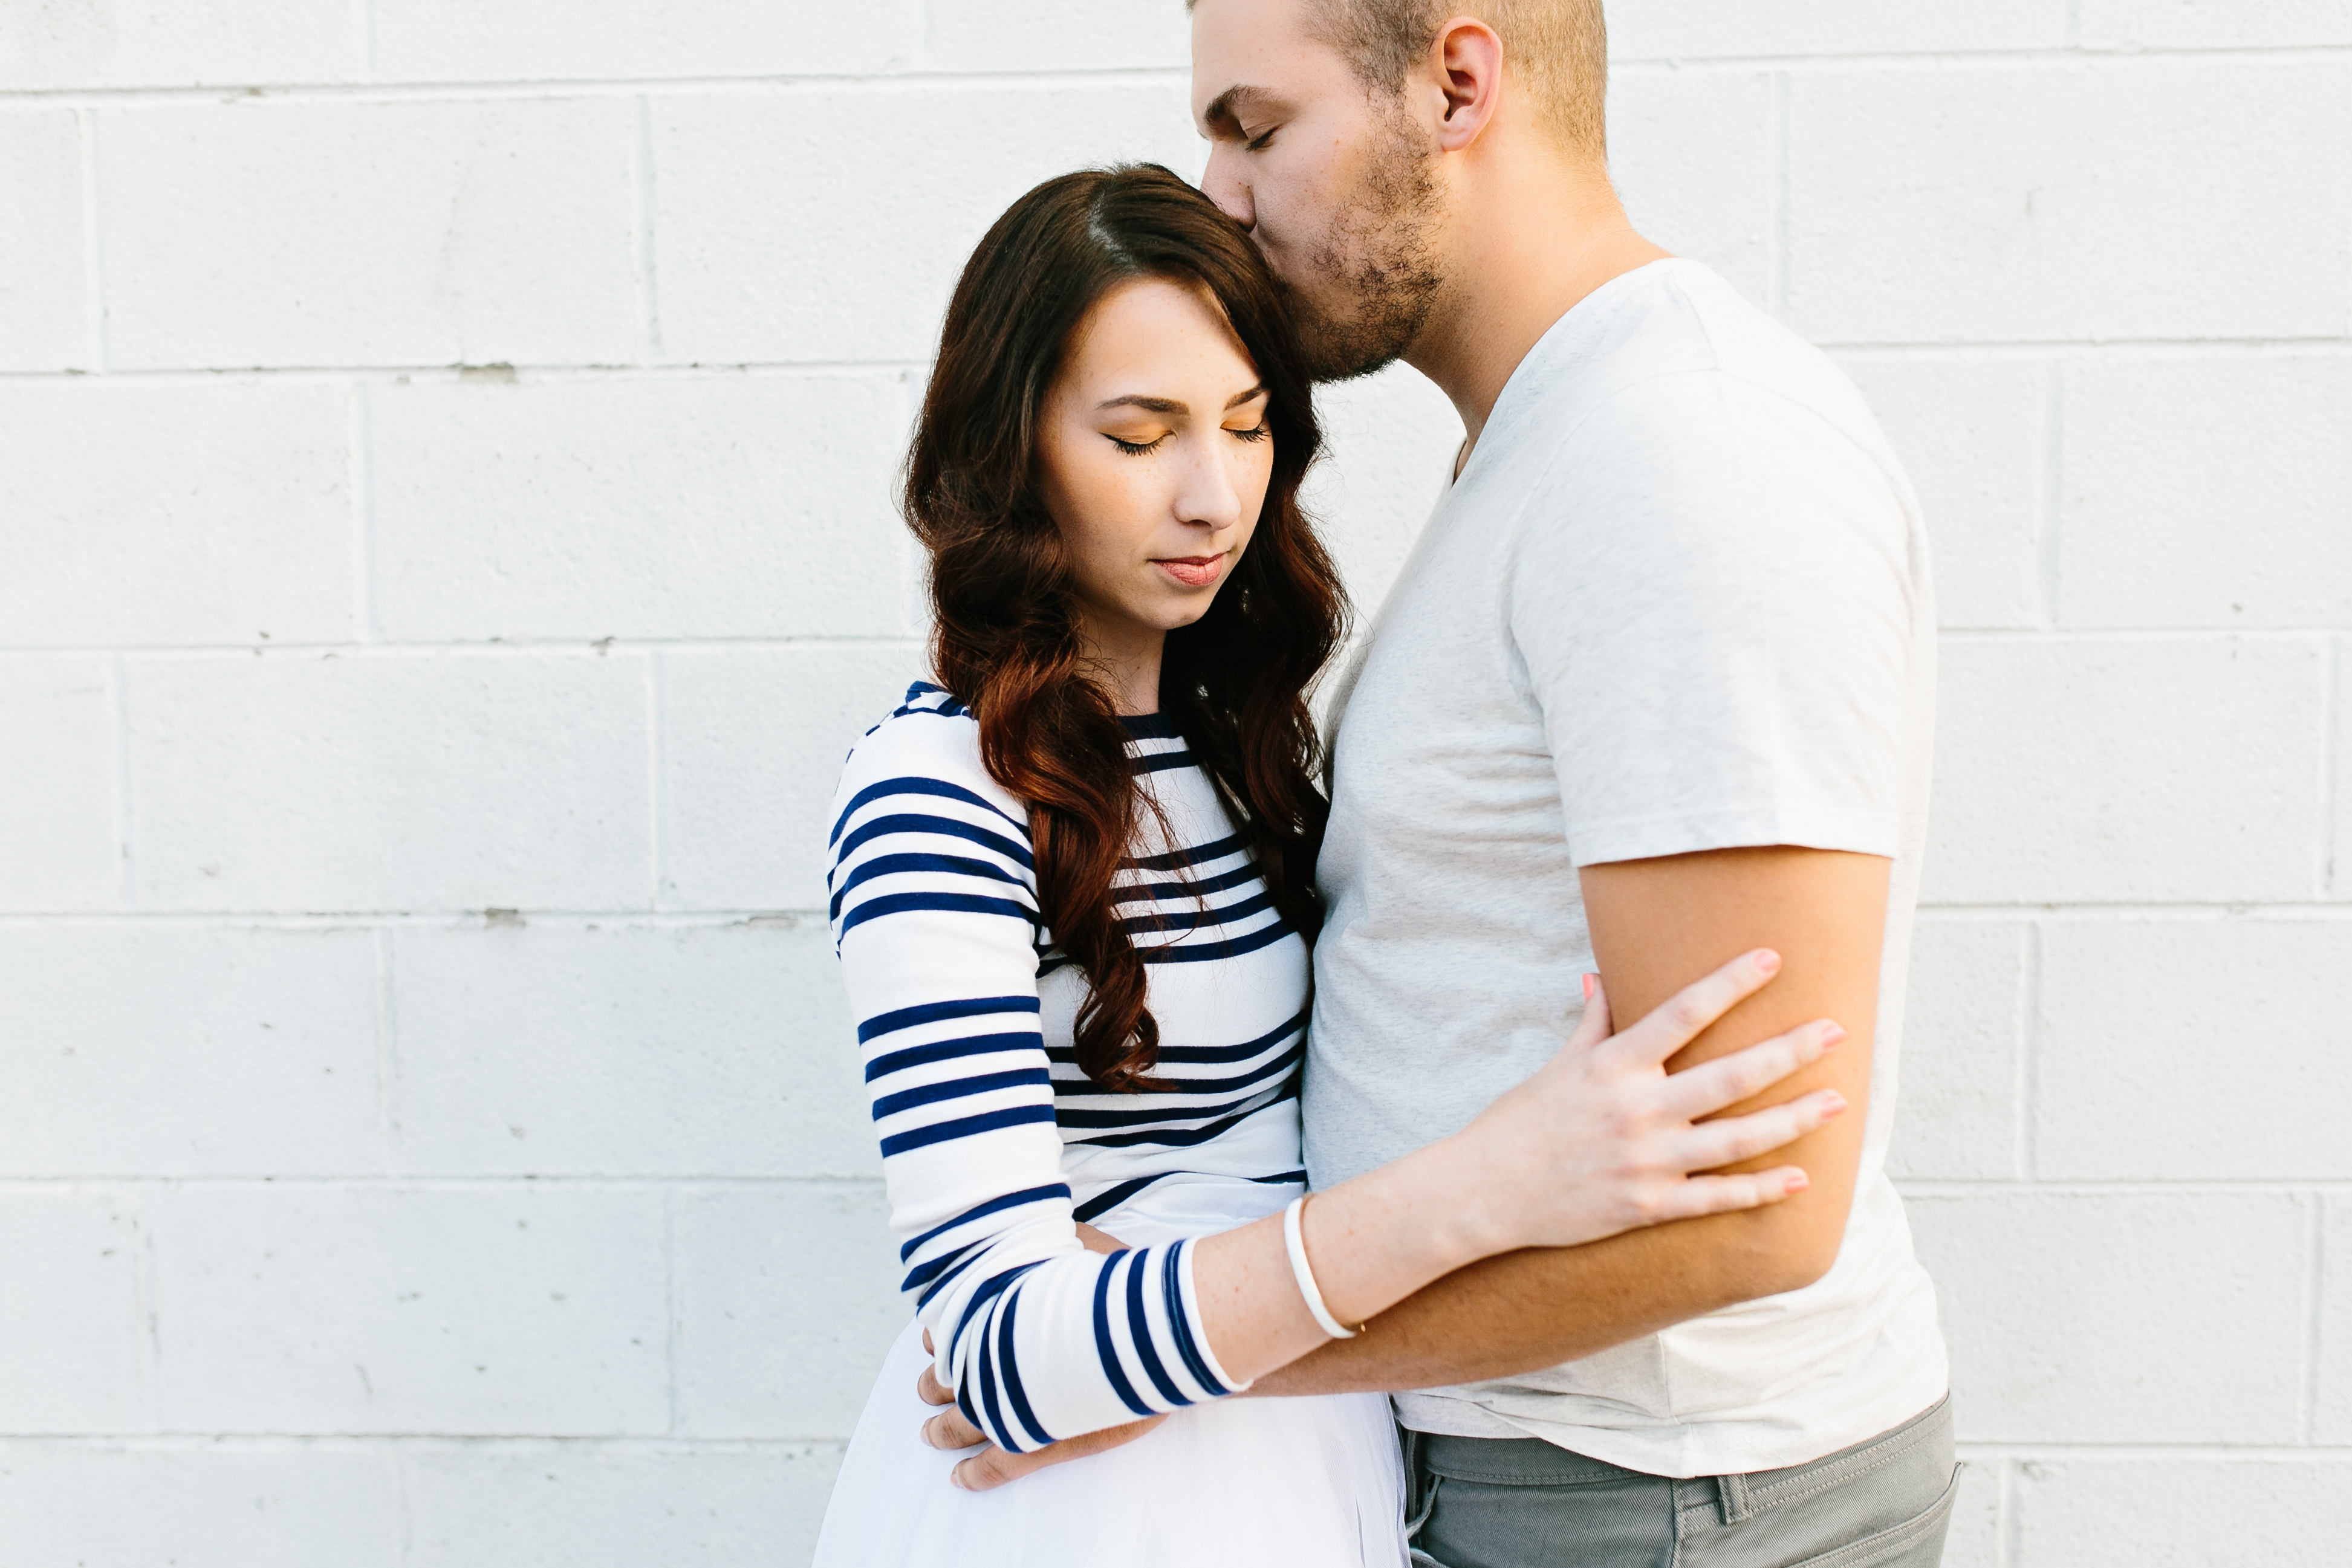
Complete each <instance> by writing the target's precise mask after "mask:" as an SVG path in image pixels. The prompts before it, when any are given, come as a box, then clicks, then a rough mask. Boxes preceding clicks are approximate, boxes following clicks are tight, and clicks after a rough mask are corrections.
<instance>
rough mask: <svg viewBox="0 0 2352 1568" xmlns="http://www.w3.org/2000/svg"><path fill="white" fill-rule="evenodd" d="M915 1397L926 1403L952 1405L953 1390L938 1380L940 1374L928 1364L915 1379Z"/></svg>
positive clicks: (953, 1398)
mask: <svg viewBox="0 0 2352 1568" xmlns="http://www.w3.org/2000/svg"><path fill="white" fill-rule="evenodd" d="M915 1397H917V1398H918V1399H920V1400H921V1401H922V1402H923V1403H924V1404H926V1405H952V1404H954V1403H955V1391H954V1390H953V1389H951V1388H950V1387H949V1386H948V1385H946V1384H944V1383H941V1382H940V1375H939V1374H938V1373H936V1372H934V1371H932V1370H931V1369H930V1368H929V1366H926V1367H924V1368H923V1371H922V1375H920V1376H919V1377H917V1378H916V1379H915Z"/></svg>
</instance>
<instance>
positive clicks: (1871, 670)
mask: <svg viewBox="0 0 2352 1568" xmlns="http://www.w3.org/2000/svg"><path fill="white" fill-rule="evenodd" d="M1934 695H1935V606H1934V601H1933V595H1932V592H1931V590H1930V586H1929V578H1928V562H1927V537H1926V534H1925V532H1924V530H1923V528H1922V526H1921V522H1920V517H1919V509H1918V505H1917V502H1916V499H1915V498H1914V497H1913V496H1912V493H1911V488H1910V486H1909V485H1908V483H1907V482H1906V480H1905V479H1904V477H1903V473H1902V469H1901V467H1900V465H1898V464H1897V463H1896V461H1895V455H1894V454H1893V453H1892V452H1891V451H1890V450H1889V449H1888V447H1887V445H1886V442H1885V437H1884V436H1882V435H1881V434H1879V431H1878V427H1877V425H1876V423H1874V421H1873V420H1872V418H1871V416H1870V414H1869V413H1868V411H1867V410H1866V409H1865V408H1864V406H1863V404H1862V402H1861V399H1860V397H1859V396H1858V395H1857V393H1856V392H1854V389H1853V385H1852V383H1851V382H1848V381H1847V379H1846V378H1845V377H1844V376H1843V374H1842V373H1841V372H1839V371H1838V370H1837V369H1836V368H1835V367H1833V366H1832V364H1831V363H1830V362H1829V361H1828V360H1827V359H1826V358H1824V357H1823V356H1822V354H1821V353H1820V352H1819V351H1817V350H1814V349H1812V348H1811V347H1810V346H1809V345H1807V344H1806V343H1804V342H1802V341H1801V340H1799V339H1798V338H1796V337H1795V336H1793V335H1792V334H1790V332H1789V331H1788V330H1787V329H1784V328H1782V327H1781V326H1780V324H1779V323H1777V322H1775V321H1773V320H1772V319H1770V318H1769V317H1768V316H1766V315H1765V314H1764V313H1763V312H1761V311H1759V310H1758V309H1756V308H1754V307H1753V306H1750V305H1749V304H1748V303H1747V302H1746V301H1744V300H1742V299H1741V298H1739V297H1738V295H1736V294H1735V293H1733V291H1732V290H1731V289H1730V287H1728V286H1727V285H1726V284H1725V283H1724V282H1723V281H1722V280H1721V279H1720V278H1719V277H1717V276H1716V275H1715V274H1714V273H1712V272H1710V271H1709V270H1707V269H1706V267H1702V266H1700V265H1698V264H1697V263H1695V262H1689V261H1679V260H1676V261H1661V262H1656V263H1654V264H1652V265H1651V266H1648V267H1642V268H1640V269H1638V270H1636V271H1633V272H1631V273H1628V274H1626V275H1624V276H1623V277H1619V278H1616V279H1614V280H1613V281H1612V282H1610V283H1608V284H1607V285H1605V286H1603V287H1601V288H1600V289H1598V290H1596V291H1595V292H1594V293H1592V294H1591V296H1589V297H1588V298H1585V299H1584V300H1582V301H1581V302H1580V303H1579V304H1578V305H1577V306H1576V307H1575V308H1573V309H1571V310H1570V311H1569V312H1568V314H1566V315H1565V316H1563V317H1561V318H1560V319H1559V321H1558V322H1556V323H1555V324H1554V325H1553V326H1552V328H1551V329H1550V330H1549V332H1547V333H1546V334H1545V335H1544V337H1543V339H1542V340H1541V341H1539V342H1538V344H1537V345H1536V346H1535V348H1534V349H1533V350H1531V351H1530V352H1529V353H1528V357H1527V358H1526V360H1525V361H1522V362H1521V363H1520V365H1519V367H1518V369H1517V371H1515V372H1514V373H1513V375H1512V377H1511V380H1510V382H1509V384H1508V385H1507V386H1506V387H1505V388H1504V389H1503V393H1502V396H1501V398H1500V399H1499V400H1498V401H1497V402H1496V405H1495V410H1494V414H1493V417H1492V418H1491V419H1490V420H1489V421H1488V423H1487V425H1486V430H1485V432H1484V434H1483V435H1482V436H1481V438H1480V440H1479V442H1478V444H1477V446H1476V448H1475V450H1474V451H1473V453H1472V455H1471V458H1470V461H1469V464H1468V465H1467V466H1466V467H1465V469H1464V471H1463V473H1462V475H1461V476H1460V477H1459V479H1457V480H1456V481H1455V482H1454V486H1452V488H1451V489H1450V490H1449V491H1448V492H1447V494H1446V496H1445V497H1444V499H1443V500H1442V501H1441V502H1440V503H1439V505H1438V507H1437V510H1436V513H1435V514H1434V515H1433V517H1431V519H1430V522H1429V524H1428V527H1427V528H1426V529H1425V530H1424V532H1423V535H1422V537H1421V539H1420V541H1419V543H1418V544H1417V545H1416V546H1415V548H1414V549H1413V553H1412V558H1411V559H1410V560H1409V561H1408V562H1407V563H1406V565H1405V568H1404V570H1403V573H1402V576H1401V577H1400V579H1399V580H1398V582H1397V585H1396V587H1395V588H1394V590H1392V591H1391V593H1390V595H1389V599H1388V601H1387V602H1386V603H1385V604H1384V605H1383V606H1382V607H1381V612H1380V614H1379V617H1378V619H1377V621H1376V622H1375V623H1374V626H1373V629H1372V633H1371V636H1370V638H1369V640H1368V642H1367V644H1366V647H1365V650H1364V652H1363V653H1362V655H1361V656H1360V658H1359V659H1358V661H1357V662H1356V664H1354V665H1353V667H1352V668H1350V669H1349V671H1348V672H1347V674H1345V675H1344V676H1343V677H1342V683H1341V685H1340V688H1339V691H1338V692H1337V694H1336V701H1335V704H1334V706H1333V724H1334V727H1335V741H1334V746H1335V751H1334V788H1333V796H1332V810H1331V824H1330V830H1329V835H1328V838H1327V839H1326V841H1325V843H1324V848H1323V856H1322V861H1321V863H1320V865H1319V867H1318V875H1319V878H1320V881H1321V883H1322V886H1323V891H1324V893H1325V894H1326V895H1327V896H1328V899H1329V901H1330V911H1331V913H1330V918H1329V922H1328V925H1327V926H1326V927H1325V930H1324V933H1323V936H1322V938H1321V940H1320V941H1319V942H1318V945H1317V947H1316V952H1315V981H1316V989H1315V1014H1314V1025H1313V1030H1312V1034H1311V1037H1310V1041H1309V1048H1308V1057H1307V1086H1306V1107H1305V1109H1306V1132H1307V1166H1308V1169H1309V1170H1310V1172H1311V1173H1312V1175H1313V1178H1314V1182H1315V1185H1316V1186H1328V1185H1330V1184H1332V1183H1334V1182H1339V1181H1343V1180H1345V1179H1347V1178H1348V1177H1349V1176H1354V1175H1356V1174H1358V1173H1359V1172H1361V1171H1364V1170H1368V1169H1370V1168H1371V1167H1372V1166H1377V1165H1381V1164H1382V1163H1384V1162H1386V1161H1388V1160H1391V1159H1394V1158H1396V1157H1397V1156H1399V1155H1404V1154H1406V1153H1409V1152H1410V1151H1412V1150H1413V1149H1415V1148H1418V1147H1420V1146H1422V1145H1424V1144H1427V1143H1430V1142H1432V1141H1433V1140H1434V1139H1437V1138H1441V1137H1444V1136H1445V1135H1446V1134H1451V1133H1453V1132H1454V1131H1456V1130H1458V1129H1459V1128H1460V1127H1462V1126H1463V1125H1464V1124H1465V1123H1467V1122H1468V1121H1469V1120H1470V1119H1471V1118H1472V1117H1473V1116H1474V1115H1475V1114H1476V1113H1478V1112H1479V1111H1480V1110H1481V1109H1482V1108H1484V1107H1485V1106H1486V1104H1487V1103H1488V1102H1490V1101H1491V1100H1493V1099H1494V1098H1495V1096H1496V1095H1497V1094H1499V1093H1500V1092H1502V1091H1504V1090H1505V1089H1507V1088H1508V1087H1509V1086H1510V1085H1512V1084H1514V1083H1517V1082H1519V1081H1520V1080H1522V1079H1524V1078H1525V1077H1527V1075H1528V1073H1530V1072H1531V1071H1534V1070H1535V1069H1536V1068H1537V1067H1538V1066H1539V1065H1541V1064H1542V1063H1543V1062H1544V1061H1548V1060H1549V1058H1550V1057H1551V1056H1552V1055H1553V1053H1555V1052H1556V1051H1559V1047H1560V1044H1561V1041H1562V1039H1563V1037H1564V1036H1565V1035H1566V1033H1567V1032H1568V1031H1569V1030H1570V1029H1571V1028H1572V1027H1573V1026H1574V1022H1575V1019H1576V1018H1577V1016H1578V1015H1579V1013H1580V1008H1581V1004H1580V983H1579V977H1580V975H1582V974H1583V973H1584V972H1585V971H1587V970H1589V969H1591V968H1593V967H1596V966H1595V965H1594V963H1593V959H1592V950H1591V943H1590V941H1589V940H1588V938H1587V936H1586V930H1585V916H1584V906H1583V900H1582V897H1581V894H1580V889H1579V886H1578V878H1577V868H1578V867H1580V866H1585V865H1592V864H1596V863H1600V862H1610V861H1623V860H1637V859H1643V858H1646V857H1649V856H1654V855H1673V854H1684V853H1690V852H1696V851H1702V850H1716V849H1727V848H1733V847H1737V846H1741V845H1757V844H1796V845H1803V846H1808V847H1811V848H1816V849H1825V850H1846V851H1853V852H1860V853H1864V854H1873V855H1883V856H1886V857H1888V858H1890V859H1892V860H1893V862H1895V863H1894V874H1893V885H1892V892H1891V895H1890V899H1889V904H1888V909H1887V928H1886V939H1885V965H1884V970H1883V974H1882V977H1881V981H1880V993H1879V1009H1878V1023H1877V1033H1876V1039H1875V1049H1874V1066H1873V1071H1872V1077H1871V1088H1870V1102H1869V1106H1868V1111H1867V1115H1868V1125H1867V1128H1866V1134H1865V1139H1864V1148H1863V1154H1862V1166H1861V1172H1860V1176H1859V1180H1858V1182H1857V1186H1856V1190H1855V1195H1854V1199H1853V1215H1852V1218H1851V1219H1850V1220H1849V1222H1848V1224H1847V1227H1846V1234H1845V1239H1844V1242H1843V1248H1842V1249H1841V1251H1840V1253H1839V1255H1838V1260H1837V1262H1836V1264H1835V1265H1834V1267H1832V1270H1830V1272H1829V1273H1828V1275H1827V1276H1825V1277H1824V1278H1823V1279H1822V1280H1821V1281H1819V1282H1818V1283H1816V1284H1814V1285H1812V1286H1811V1287H1809V1288H1807V1289H1805V1290H1802V1291H1793V1292H1790V1293H1789V1294H1787V1295H1781V1296H1775V1297H1770V1298H1768V1299H1766V1300H1763V1301H1751V1302H1748V1303H1745V1304H1743V1305H1740V1306H1736V1307H1732V1308H1729V1309H1727V1310H1726V1311H1723V1312H1714V1313H1711V1314H1709V1315H1707V1316H1706V1317H1702V1318H1697V1319H1695V1320H1693V1321H1691V1322H1685V1323H1681V1324H1678V1325H1676V1326H1675V1327H1674V1328H1671V1329H1668V1330H1666V1331H1665V1332H1664V1333H1658V1334H1654V1335H1651V1336H1649V1337H1647V1338H1644V1339H1641V1340H1636V1341H1633V1342H1632V1343H1627V1344H1623V1345H1620V1346H1617V1347H1615V1348H1614V1349H1612V1350H1609V1351H1605V1352H1603V1353H1601V1354H1598V1355H1594V1356H1591V1357H1588V1358H1586V1359H1584V1360H1582V1361H1578V1362H1572V1363H1570V1364H1566V1365H1563V1366H1559V1367H1554V1368H1551V1369H1549V1370H1548V1371H1543V1372H1537V1373H1531V1374H1528V1375H1521V1376H1517V1377H1513V1378H1510V1379H1507V1380H1505V1381H1500V1382H1495V1383H1486V1384H1479V1385H1473V1386H1468V1387H1460V1388H1449V1389H1440V1390H1432V1391H1427V1392H1423V1393H1418V1394H1407V1395H1400V1396H1398V1398H1397V1408H1398V1412H1399V1415H1400V1416H1401V1418H1402V1420H1403V1421H1404V1422H1405V1424H1406V1425H1408V1426H1411V1427H1417V1428H1419V1429H1422V1430H1425V1431H1436V1432H1456V1433H1464V1434H1468V1435H1474V1436H1486V1437H1527V1436H1534V1437H1542V1438H1545V1439H1547V1440H1549V1441H1551V1442H1553V1443H1557V1444H1559V1446H1561V1447H1563V1448H1571V1449H1574V1450H1575V1451H1577V1452H1579V1453H1583V1454H1589V1455H1591V1456H1592V1457H1594V1458H1600V1459H1604V1460H1607V1461H1610V1462H1612V1463H1614V1464H1619V1465H1623V1466H1626V1467H1628V1468H1630V1469H1637V1470H1643V1471H1645V1472H1648V1473H1650V1474H1653V1475H1667V1476H1696V1475H1717V1474H1728V1473H1737V1472H1745V1471H1750V1470H1759V1469H1775V1468H1778V1467H1780V1466H1783V1465H1791V1464H1800V1463H1803V1462H1805V1461H1808V1460H1811V1459H1814V1458H1820V1457H1821V1456H1822V1455H1824V1454H1828V1453H1831V1452H1833V1451H1835V1450H1836V1449H1838V1448H1844V1447H1846V1446H1848V1445H1850V1444H1853V1443H1856V1442H1859V1441H1861V1440H1862V1439H1864V1438H1865V1437H1871V1436H1874V1435H1875V1434H1877V1433H1879V1432H1882V1431H1884V1430H1885V1429H1886V1428H1887V1427H1893V1426H1895V1425H1897V1424H1899V1423H1900V1422H1902V1421H1903V1420H1905V1419H1906V1418H1907V1417H1908V1416H1913V1415H1916V1414H1917V1413H1918V1412H1919V1411H1921V1410H1923V1409H1925V1408H1927V1406H1930V1405H1932V1404H1934V1403H1935V1401H1936V1400H1937V1398H1938V1397H1940V1396H1942V1394H1943V1393H1944V1390H1945V1387H1946V1382H1947V1369H1946V1364H1945V1359H1944V1349H1943V1341H1942V1337H1941V1334H1940V1333H1939V1331H1938V1329H1937V1322H1936V1303H1935V1293H1934V1290H1933V1288H1932V1287H1931V1285H1930V1284H1929V1282H1928V1280H1927V1274H1926V1273H1925V1272H1924V1271H1923V1270H1921V1269H1920V1267H1919V1265H1918V1263H1917V1262H1916V1260H1915V1259H1914V1258H1913V1256H1912V1249H1911V1237H1910V1232H1909V1229H1908V1228H1907V1227H1906V1224H1905V1220H1904V1216H1903V1207H1902V1202H1901V1200H1900V1199H1899V1198H1898V1197H1896V1195H1895V1190H1894V1188H1893V1186H1891V1185H1890V1184H1889V1182H1888V1180H1887V1176H1886V1173H1885V1161H1886V1145H1887V1139H1888V1135H1889V1133H1890V1132H1891V1130H1892V1127H1893V1120H1894V1118H1893V1113H1894V1109H1895V1065H1896V1061H1897V1058H1898V1056H1899V1054H1900V1051H1901V1046H1902V1034H1903V985H1904V971H1905V967H1906V963H1907V960H1908V957H1909V949H1910V929H1911V919H1912V908H1913V905H1914V904H1915V902H1916V898H1917V894H1918V884H1919V856H1920V849H1921V845H1922V842H1923V840H1924V838H1925V829H1926V809H1927V777H1928V761H1929V747H1930V739H1931V727H1932V718H1933V706H1934ZM1693 978H1696V976H1693Z"/></svg>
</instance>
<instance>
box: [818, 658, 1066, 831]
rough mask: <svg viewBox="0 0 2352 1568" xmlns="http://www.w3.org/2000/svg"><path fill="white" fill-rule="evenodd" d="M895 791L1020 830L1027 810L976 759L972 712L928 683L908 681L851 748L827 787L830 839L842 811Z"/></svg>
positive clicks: (863, 806)
mask: <svg viewBox="0 0 2352 1568" xmlns="http://www.w3.org/2000/svg"><path fill="white" fill-rule="evenodd" d="M901 795H925V796H929V797H931V798H932V799H934V800H941V801H945V802H960V803H961V804H962V805H963V806H964V807H966V808H967V809H972V808H977V809H980V810H985V811H987V812H989V813H992V814H993V815H996V816H1001V817H1003V818H1004V819H1006V820H1007V821H1009V822H1010V823H1011V825H1012V826H1013V827H1014V828H1016V829H1018V830H1020V831H1021V833H1022V835H1023V836H1024V837H1026V836H1027V831H1028V812H1027V810H1026V809H1025V808H1024V806H1023V805H1022V803H1021V802H1020V801H1019V800H1016V799H1014V798H1013V795H1012V794H1011V793H1009V792H1008V791H1007V790H1006V789H1005V788H1004V787H1003V785H1001V784H999V783H998V782H997V781H996V780H995V779H993V778H992V777H990V775H989V771H988V768H987V766H986V764H984V763H983V762H982V760H981V756H980V725H979V723H978V721H977V720H975V719H974V718H973V717H972V716H971V709H970V708H967V707H965V706H963V704H961V703H960V702H958V701H957V700H956V699H955V697H954V696H953V695H951V694H950V693H949V692H947V691H945V690H943V689H942V688H940V687H939V686H936V685H932V684H931V683H929V681H918V682H916V683H915V684H914V685H911V686H909V687H908V688H907V696H906V700H905V701H904V702H902V703H900V704H899V705H898V706H897V707H895V708H893V709H891V710H890V712H889V713H888V714H887V715H886V716H884V717H883V719H882V721H881V722H880V723H879V724H877V725H876V726H875V727H873V728H871V729H869V730H867V731H866V733H865V735H864V736H862V737H859V739H858V742H857V744H856V746H854V747H850V751H849V756H848V758H846V759H845V761H844V762H843V763H842V767H841V785H840V788H839V789H836V790H835V793H834V805H833V827H834V831H835V837H836V838H837V837H838V836H839V831H840V829H841V827H842V826H843V824H844V823H845V821H847V819H848V818H849V817H851V816H853V815H855V814H856V813H858V812H861V811H864V810H867V809H869V808H871V807H874V806H877V805H878V804H879V803H880V802H882V801H883V800H887V799H889V798H891V797H894V796H901Z"/></svg>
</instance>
